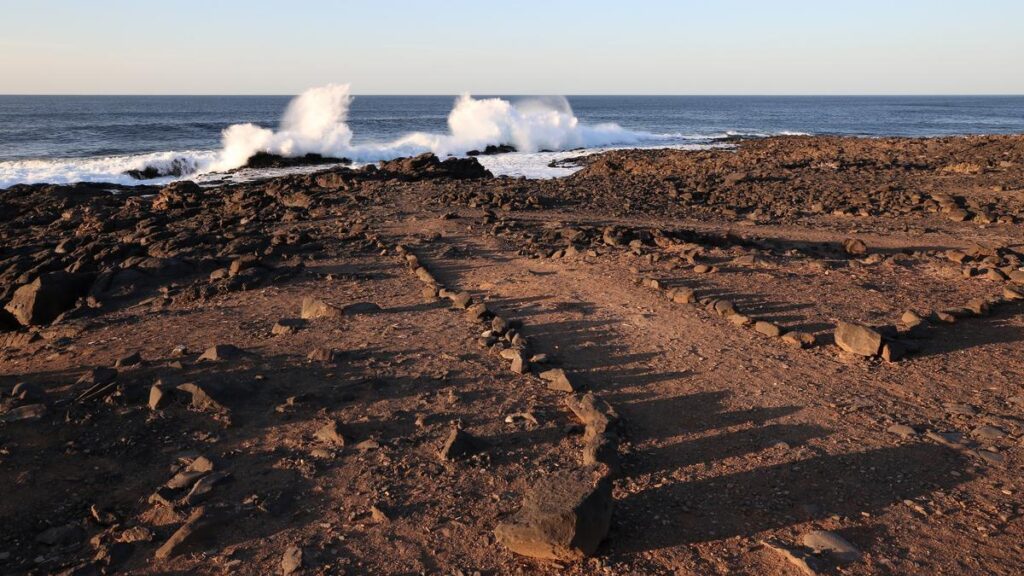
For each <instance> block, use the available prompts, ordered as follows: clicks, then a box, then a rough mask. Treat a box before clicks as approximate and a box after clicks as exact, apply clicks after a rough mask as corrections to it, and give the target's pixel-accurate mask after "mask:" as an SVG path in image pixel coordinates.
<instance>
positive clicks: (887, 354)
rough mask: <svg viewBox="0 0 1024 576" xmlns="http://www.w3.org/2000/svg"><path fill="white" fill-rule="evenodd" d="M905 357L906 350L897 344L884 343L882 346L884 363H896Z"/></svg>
mask: <svg viewBox="0 0 1024 576" xmlns="http://www.w3.org/2000/svg"><path fill="white" fill-rule="evenodd" d="M906 355H907V349H906V347H905V346H903V344H901V343H899V342H886V343H885V344H883V345H882V354H881V356H882V359H883V360H885V361H886V362H898V361H900V360H901V359H902V358H903V357H904V356H906Z"/></svg>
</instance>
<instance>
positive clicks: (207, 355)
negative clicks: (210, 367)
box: [199, 344, 243, 362]
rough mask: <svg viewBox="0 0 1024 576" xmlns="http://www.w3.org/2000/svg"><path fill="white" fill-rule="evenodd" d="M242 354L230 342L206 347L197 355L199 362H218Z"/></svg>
mask: <svg viewBox="0 0 1024 576" xmlns="http://www.w3.org/2000/svg"><path fill="white" fill-rule="evenodd" d="M242 354H243V352H242V350H241V349H240V348H238V347H237V346H233V345H231V344H216V345H214V346H211V347H209V348H207V349H206V351H205V352H203V354H202V355H201V356H200V357H199V362H204V361H205V362H220V361H223V360H230V359H232V358H237V357H239V356H241V355H242Z"/></svg>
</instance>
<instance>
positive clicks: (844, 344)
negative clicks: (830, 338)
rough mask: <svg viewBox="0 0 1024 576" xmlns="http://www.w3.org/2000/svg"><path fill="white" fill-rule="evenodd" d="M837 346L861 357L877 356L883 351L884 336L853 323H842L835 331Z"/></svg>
mask: <svg viewBox="0 0 1024 576" xmlns="http://www.w3.org/2000/svg"><path fill="white" fill-rule="evenodd" d="M835 340H836V345H837V346H839V347H840V348H842V349H843V350H846V351H847V352H850V353H851V354H857V355H859V356H876V355H878V353H879V351H880V350H881V349H882V335H881V334H879V333H878V332H877V331H875V330H873V329H871V328H868V327H867V326H863V325H861V324H854V323H852V322H843V321H840V322H839V324H838V325H837V326H836V331H835Z"/></svg>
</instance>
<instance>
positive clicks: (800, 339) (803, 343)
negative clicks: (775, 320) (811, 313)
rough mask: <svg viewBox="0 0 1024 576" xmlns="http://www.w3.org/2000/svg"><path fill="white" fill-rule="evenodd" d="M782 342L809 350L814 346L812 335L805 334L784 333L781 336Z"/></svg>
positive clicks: (795, 332)
mask: <svg viewBox="0 0 1024 576" xmlns="http://www.w3.org/2000/svg"><path fill="white" fill-rule="evenodd" d="M782 341H783V342H785V343H786V344H789V345H790V346H796V347H797V348H810V347H812V346H814V342H815V340H814V335H813V334H808V333H807V332H799V331H793V332H786V333H785V334H783V335H782Z"/></svg>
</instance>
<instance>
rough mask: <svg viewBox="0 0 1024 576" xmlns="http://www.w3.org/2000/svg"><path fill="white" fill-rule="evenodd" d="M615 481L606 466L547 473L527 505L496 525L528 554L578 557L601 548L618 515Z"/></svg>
mask: <svg viewBox="0 0 1024 576" xmlns="http://www.w3.org/2000/svg"><path fill="white" fill-rule="evenodd" d="M612 506H613V502H612V483H611V479H610V477H609V476H608V475H607V470H605V469H603V467H594V468H585V469H578V470H571V471H562V472H557V473H555V474H552V475H550V476H547V477H544V478H541V479H540V480H539V481H537V482H536V483H534V484H533V486H532V487H531V488H530V490H529V491H528V492H527V493H526V495H525V496H524V498H523V506H522V508H521V509H520V510H519V512H517V513H516V514H515V516H514V517H513V518H512V519H511V520H510V521H508V522H503V523H501V524H499V525H498V527H497V528H496V529H495V531H494V534H495V537H496V538H497V540H498V542H500V543H501V544H503V545H504V546H505V547H507V548H508V549H510V550H512V551H513V552H515V553H517V554H521V555H523V556H529V557H532V558H541V559H546V560H561V561H572V560H578V559H580V558H583V557H586V556H590V555H592V554H594V552H596V551H597V548H598V546H599V545H600V543H601V541H602V540H604V538H605V536H606V535H607V534H608V528H609V526H610V525H611V517H612Z"/></svg>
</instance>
